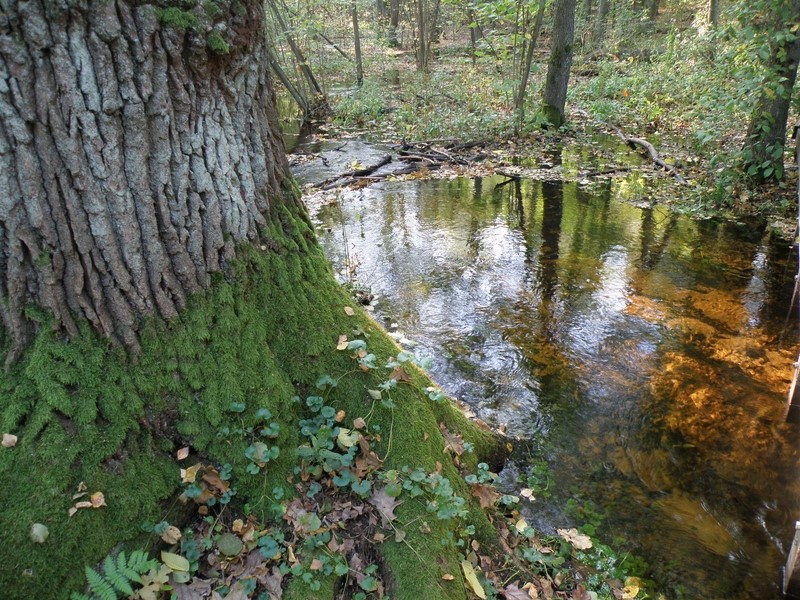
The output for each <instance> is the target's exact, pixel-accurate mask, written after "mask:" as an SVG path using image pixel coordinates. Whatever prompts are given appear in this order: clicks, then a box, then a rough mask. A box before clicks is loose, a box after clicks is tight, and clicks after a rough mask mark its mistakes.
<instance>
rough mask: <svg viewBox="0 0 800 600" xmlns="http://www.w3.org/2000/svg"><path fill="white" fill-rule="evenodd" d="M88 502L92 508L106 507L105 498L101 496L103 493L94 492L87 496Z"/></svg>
mask: <svg viewBox="0 0 800 600" xmlns="http://www.w3.org/2000/svg"><path fill="white" fill-rule="evenodd" d="M89 500H91V505H92V508H100V507H101V506H106V497H105V496H104V495H103V492H95V493H94V494H92V495H91V496H89Z"/></svg>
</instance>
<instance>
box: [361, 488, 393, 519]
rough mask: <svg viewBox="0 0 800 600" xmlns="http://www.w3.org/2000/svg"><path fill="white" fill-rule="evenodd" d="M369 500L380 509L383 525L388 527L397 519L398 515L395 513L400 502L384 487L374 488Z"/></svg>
mask: <svg viewBox="0 0 800 600" xmlns="http://www.w3.org/2000/svg"><path fill="white" fill-rule="evenodd" d="M367 502H369V503H370V504H372V506H374V507H375V508H377V509H378V514H379V515H380V516H381V525H382V526H383V527H385V528H388V527H389V524H390V523H391V522H392V521H394V520H395V519H397V515H395V514H394V509H395V508H397V506H398V505H399V504H400V502H398V501H397V498H392V497H391V496H389V495H388V494H387V493H386V490H385V489H384V488H380V489H376V490H374V491H373V492H372V495H371V496H370V497H369V500H367Z"/></svg>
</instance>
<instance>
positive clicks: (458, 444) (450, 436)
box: [439, 423, 464, 456]
mask: <svg viewBox="0 0 800 600" xmlns="http://www.w3.org/2000/svg"><path fill="white" fill-rule="evenodd" d="M439 430H440V431H441V432H442V435H443V436H444V450H442V452H445V453H449V454H452V455H453V456H461V455H462V454H464V440H463V438H462V437H461V436H460V435H458V434H457V433H451V432H450V431H449V430H448V429H447V426H445V424H444V423H439Z"/></svg>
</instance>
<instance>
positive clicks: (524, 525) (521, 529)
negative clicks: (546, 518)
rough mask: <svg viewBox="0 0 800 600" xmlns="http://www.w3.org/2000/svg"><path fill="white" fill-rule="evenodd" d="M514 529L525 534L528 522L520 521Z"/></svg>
mask: <svg viewBox="0 0 800 600" xmlns="http://www.w3.org/2000/svg"><path fill="white" fill-rule="evenodd" d="M514 527H516V529H517V531H519V532H520V533H523V532H524V531H525V530H526V529H527V528H528V522H527V521H526V520H525V519H520V520H519V521H517V523H516V524H515V525H514Z"/></svg>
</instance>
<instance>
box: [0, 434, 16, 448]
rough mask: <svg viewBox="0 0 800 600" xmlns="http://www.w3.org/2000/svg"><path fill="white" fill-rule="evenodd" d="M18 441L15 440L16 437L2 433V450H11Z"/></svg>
mask: <svg viewBox="0 0 800 600" xmlns="http://www.w3.org/2000/svg"><path fill="white" fill-rule="evenodd" d="M18 439H19V438H17V436H15V435H14V434H11V433H4V434H3V441H2V445H3V448H13V447H14V446H16V445H17V440H18Z"/></svg>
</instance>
